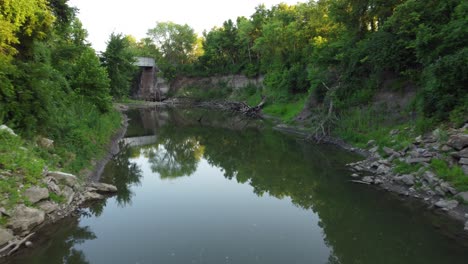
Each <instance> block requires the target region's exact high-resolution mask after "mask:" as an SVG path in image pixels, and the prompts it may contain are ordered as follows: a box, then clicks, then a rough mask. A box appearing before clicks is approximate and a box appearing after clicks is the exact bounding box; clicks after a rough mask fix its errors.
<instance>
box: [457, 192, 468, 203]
mask: <svg viewBox="0 0 468 264" xmlns="http://www.w3.org/2000/svg"><path fill="white" fill-rule="evenodd" d="M455 197H457V198H460V199H461V200H463V202H465V203H468V192H461V193H458V194H457V195H455Z"/></svg>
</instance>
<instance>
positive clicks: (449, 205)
mask: <svg viewBox="0 0 468 264" xmlns="http://www.w3.org/2000/svg"><path fill="white" fill-rule="evenodd" d="M435 206H437V207H440V208H445V209H448V210H452V209H454V208H455V207H457V206H458V201H456V200H440V201H438V202H436V203H435Z"/></svg>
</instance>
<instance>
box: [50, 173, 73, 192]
mask: <svg viewBox="0 0 468 264" xmlns="http://www.w3.org/2000/svg"><path fill="white" fill-rule="evenodd" d="M47 176H50V177H52V178H54V179H56V180H57V181H58V182H60V183H63V184H65V185H67V186H69V187H72V188H75V187H77V186H78V178H77V177H76V176H75V175H73V174H69V173H65V172H60V171H49V172H48V173H47Z"/></svg>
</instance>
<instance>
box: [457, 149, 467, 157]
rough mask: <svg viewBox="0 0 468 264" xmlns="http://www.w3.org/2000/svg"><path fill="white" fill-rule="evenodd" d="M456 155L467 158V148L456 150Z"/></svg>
mask: <svg viewBox="0 0 468 264" xmlns="http://www.w3.org/2000/svg"><path fill="white" fill-rule="evenodd" d="M458 156H460V157H461V158H468V148H464V149H463V150H461V151H460V152H458Z"/></svg>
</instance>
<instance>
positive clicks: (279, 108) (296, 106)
mask: <svg viewBox="0 0 468 264" xmlns="http://www.w3.org/2000/svg"><path fill="white" fill-rule="evenodd" d="M306 99H307V98H306V97H304V98H301V99H298V100H295V101H293V102H286V103H282V102H274V103H268V102H267V104H266V106H265V107H264V108H263V112H264V113H266V114H269V115H272V116H276V117H279V118H281V120H283V121H284V122H286V123H291V122H293V120H294V118H295V117H296V116H297V115H298V114H299V113H300V112H301V111H302V110H303V108H304V104H305V101H306Z"/></svg>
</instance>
